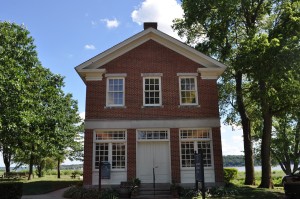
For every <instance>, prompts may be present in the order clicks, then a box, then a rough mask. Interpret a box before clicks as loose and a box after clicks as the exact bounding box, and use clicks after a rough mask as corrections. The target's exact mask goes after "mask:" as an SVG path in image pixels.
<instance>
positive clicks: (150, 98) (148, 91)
mask: <svg viewBox="0 0 300 199" xmlns="http://www.w3.org/2000/svg"><path fill="white" fill-rule="evenodd" d="M144 84H145V86H144V92H145V99H144V102H145V105H159V104H160V86H159V84H160V79H159V78H144Z"/></svg>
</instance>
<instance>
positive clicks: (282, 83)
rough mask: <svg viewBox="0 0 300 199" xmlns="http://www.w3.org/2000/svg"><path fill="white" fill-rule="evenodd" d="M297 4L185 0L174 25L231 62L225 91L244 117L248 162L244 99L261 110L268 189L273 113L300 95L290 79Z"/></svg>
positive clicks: (295, 68) (295, 48)
mask: <svg viewBox="0 0 300 199" xmlns="http://www.w3.org/2000/svg"><path fill="white" fill-rule="evenodd" d="M299 5H300V4H299V1H289V0H283V1H277V0H251V1H244V0H242V1H237V0H236V1H213V0H208V1H202V0H198V1H191V0H184V1H183V3H182V6H183V9H184V12H185V15H184V19H182V20H177V21H175V25H174V28H175V29H177V30H179V34H181V35H185V36H187V39H188V42H193V41H197V39H198V41H200V43H198V44H197V45H196V48H197V49H199V50H201V51H203V52H205V53H208V54H210V55H211V56H213V57H215V58H217V59H219V60H221V61H223V62H225V63H226V64H227V65H229V66H230V68H231V69H229V70H228V71H227V73H231V72H232V76H231V77H230V76H229V80H230V81H224V82H223V83H224V84H225V87H226V84H227V82H230V83H232V80H233V81H234V83H233V85H234V86H235V88H236V89H235V91H234V93H232V94H231V95H227V96H233V97H234V101H233V102H234V104H233V108H235V107H236V109H237V110H238V112H239V115H240V117H241V124H242V126H243V134H244V149H245V161H247V160H246V159H248V160H250V161H251V159H252V157H251V154H253V152H252V148H251V144H252V143H251V132H250V130H251V129H252V128H251V127H250V121H251V119H252V118H251V117H250V112H251V111H250V110H251V108H248V107H247V104H246V103H245V102H247V101H248V102H251V103H253V104H255V106H257V107H256V108H257V111H258V112H260V113H261V114H260V115H261V118H262V120H263V132H262V137H261V160H262V182H261V185H260V186H261V187H265V188H269V187H272V186H273V185H272V181H271V158H270V145H271V133H272V119H273V116H275V115H278V114H280V113H281V112H282V111H285V110H286V109H290V108H292V107H294V106H295V105H296V104H297V103H298V102H297V100H298V99H299V90H300V89H299V87H298V90H297V87H296V86H295V85H294V84H291V83H292V81H297V79H296V78H295V77H296V74H297V73H299V71H298V70H299V69H298V68H299V67H298V66H299V56H298V55H299V38H300V36H299V22H300V20H299ZM199 38H200V39H199ZM224 77H226V75H225V76H224ZM279 77H280V78H279ZM224 80H226V78H224ZM278 80H279V81H278ZM298 81H299V80H298ZM231 90H232V89H231ZM289 96H290V97H289ZM246 98H247V99H246ZM287 98H288V99H287ZM245 142H247V143H245ZM252 162H253V159H252ZM246 165H247V163H246ZM251 167H252V165H251ZM247 173H249V175H248V176H247ZM252 176H253V169H252V168H247V167H246V182H245V183H246V184H248V182H247V181H248V180H249V182H251V181H252V180H253V178H252Z"/></svg>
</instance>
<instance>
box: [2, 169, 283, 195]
mask: <svg viewBox="0 0 300 199" xmlns="http://www.w3.org/2000/svg"><path fill="white" fill-rule="evenodd" d="M1 175H2V173H1V171H0V176H1ZM260 175H261V172H255V179H256V185H259V184H260ZM282 176H284V173H283V172H282V171H273V172H272V178H273V182H274V185H275V188H274V189H260V188H257V186H245V185H243V183H244V180H245V172H238V176H237V178H236V179H234V180H233V181H232V183H233V184H232V186H229V187H225V188H220V189H216V190H213V191H212V192H213V195H212V196H211V197H209V198H213V199H251V198H253V199H276V198H278V199H282V198H284V190H283V187H282V185H281V184H280V183H281V178H282ZM1 181H3V180H2V179H1V180H0V182H1ZM19 181H20V182H23V183H24V184H23V195H38V194H44V193H48V192H52V191H55V190H58V189H62V188H65V187H69V186H71V185H75V184H78V183H82V181H80V180H79V179H71V177H70V175H62V176H61V178H60V179H58V178H57V177H56V175H46V176H45V177H42V178H38V177H35V178H33V179H32V180H27V179H22V180H19ZM183 198H184V197H183Z"/></svg>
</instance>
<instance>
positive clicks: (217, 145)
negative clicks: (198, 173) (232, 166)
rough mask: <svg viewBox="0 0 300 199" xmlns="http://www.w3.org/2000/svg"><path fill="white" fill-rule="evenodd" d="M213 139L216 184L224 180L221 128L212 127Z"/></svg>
mask: <svg viewBox="0 0 300 199" xmlns="http://www.w3.org/2000/svg"><path fill="white" fill-rule="evenodd" d="M212 139H213V150H214V164H215V181H216V184H217V185H218V184H222V183H223V182H224V173H223V156H222V144H221V133H220V128H212Z"/></svg>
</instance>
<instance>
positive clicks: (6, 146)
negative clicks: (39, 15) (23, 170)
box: [0, 22, 39, 172]
mask: <svg viewBox="0 0 300 199" xmlns="http://www.w3.org/2000/svg"><path fill="white" fill-rule="evenodd" d="M37 65H39V61H38V59H37V53H36V51H35V46H34V44H33V38H32V37H30V36H29V31H27V30H26V29H25V28H24V27H23V26H19V25H17V24H15V23H9V22H0V113H1V114H0V145H1V147H0V148H2V153H3V160H4V163H5V167H6V172H9V171H10V163H11V159H12V156H13V155H14V153H15V150H16V147H18V146H19V145H21V144H22V140H21V139H20V133H21V132H22V125H21V123H22V119H23V118H22V117H21V114H20V113H21V111H22V109H23V107H22V105H23V103H24V100H25V99H24V94H25V92H26V90H23V84H24V83H25V80H26V78H27V76H26V71H30V70H31V68H34V67H36V66H37Z"/></svg>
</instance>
